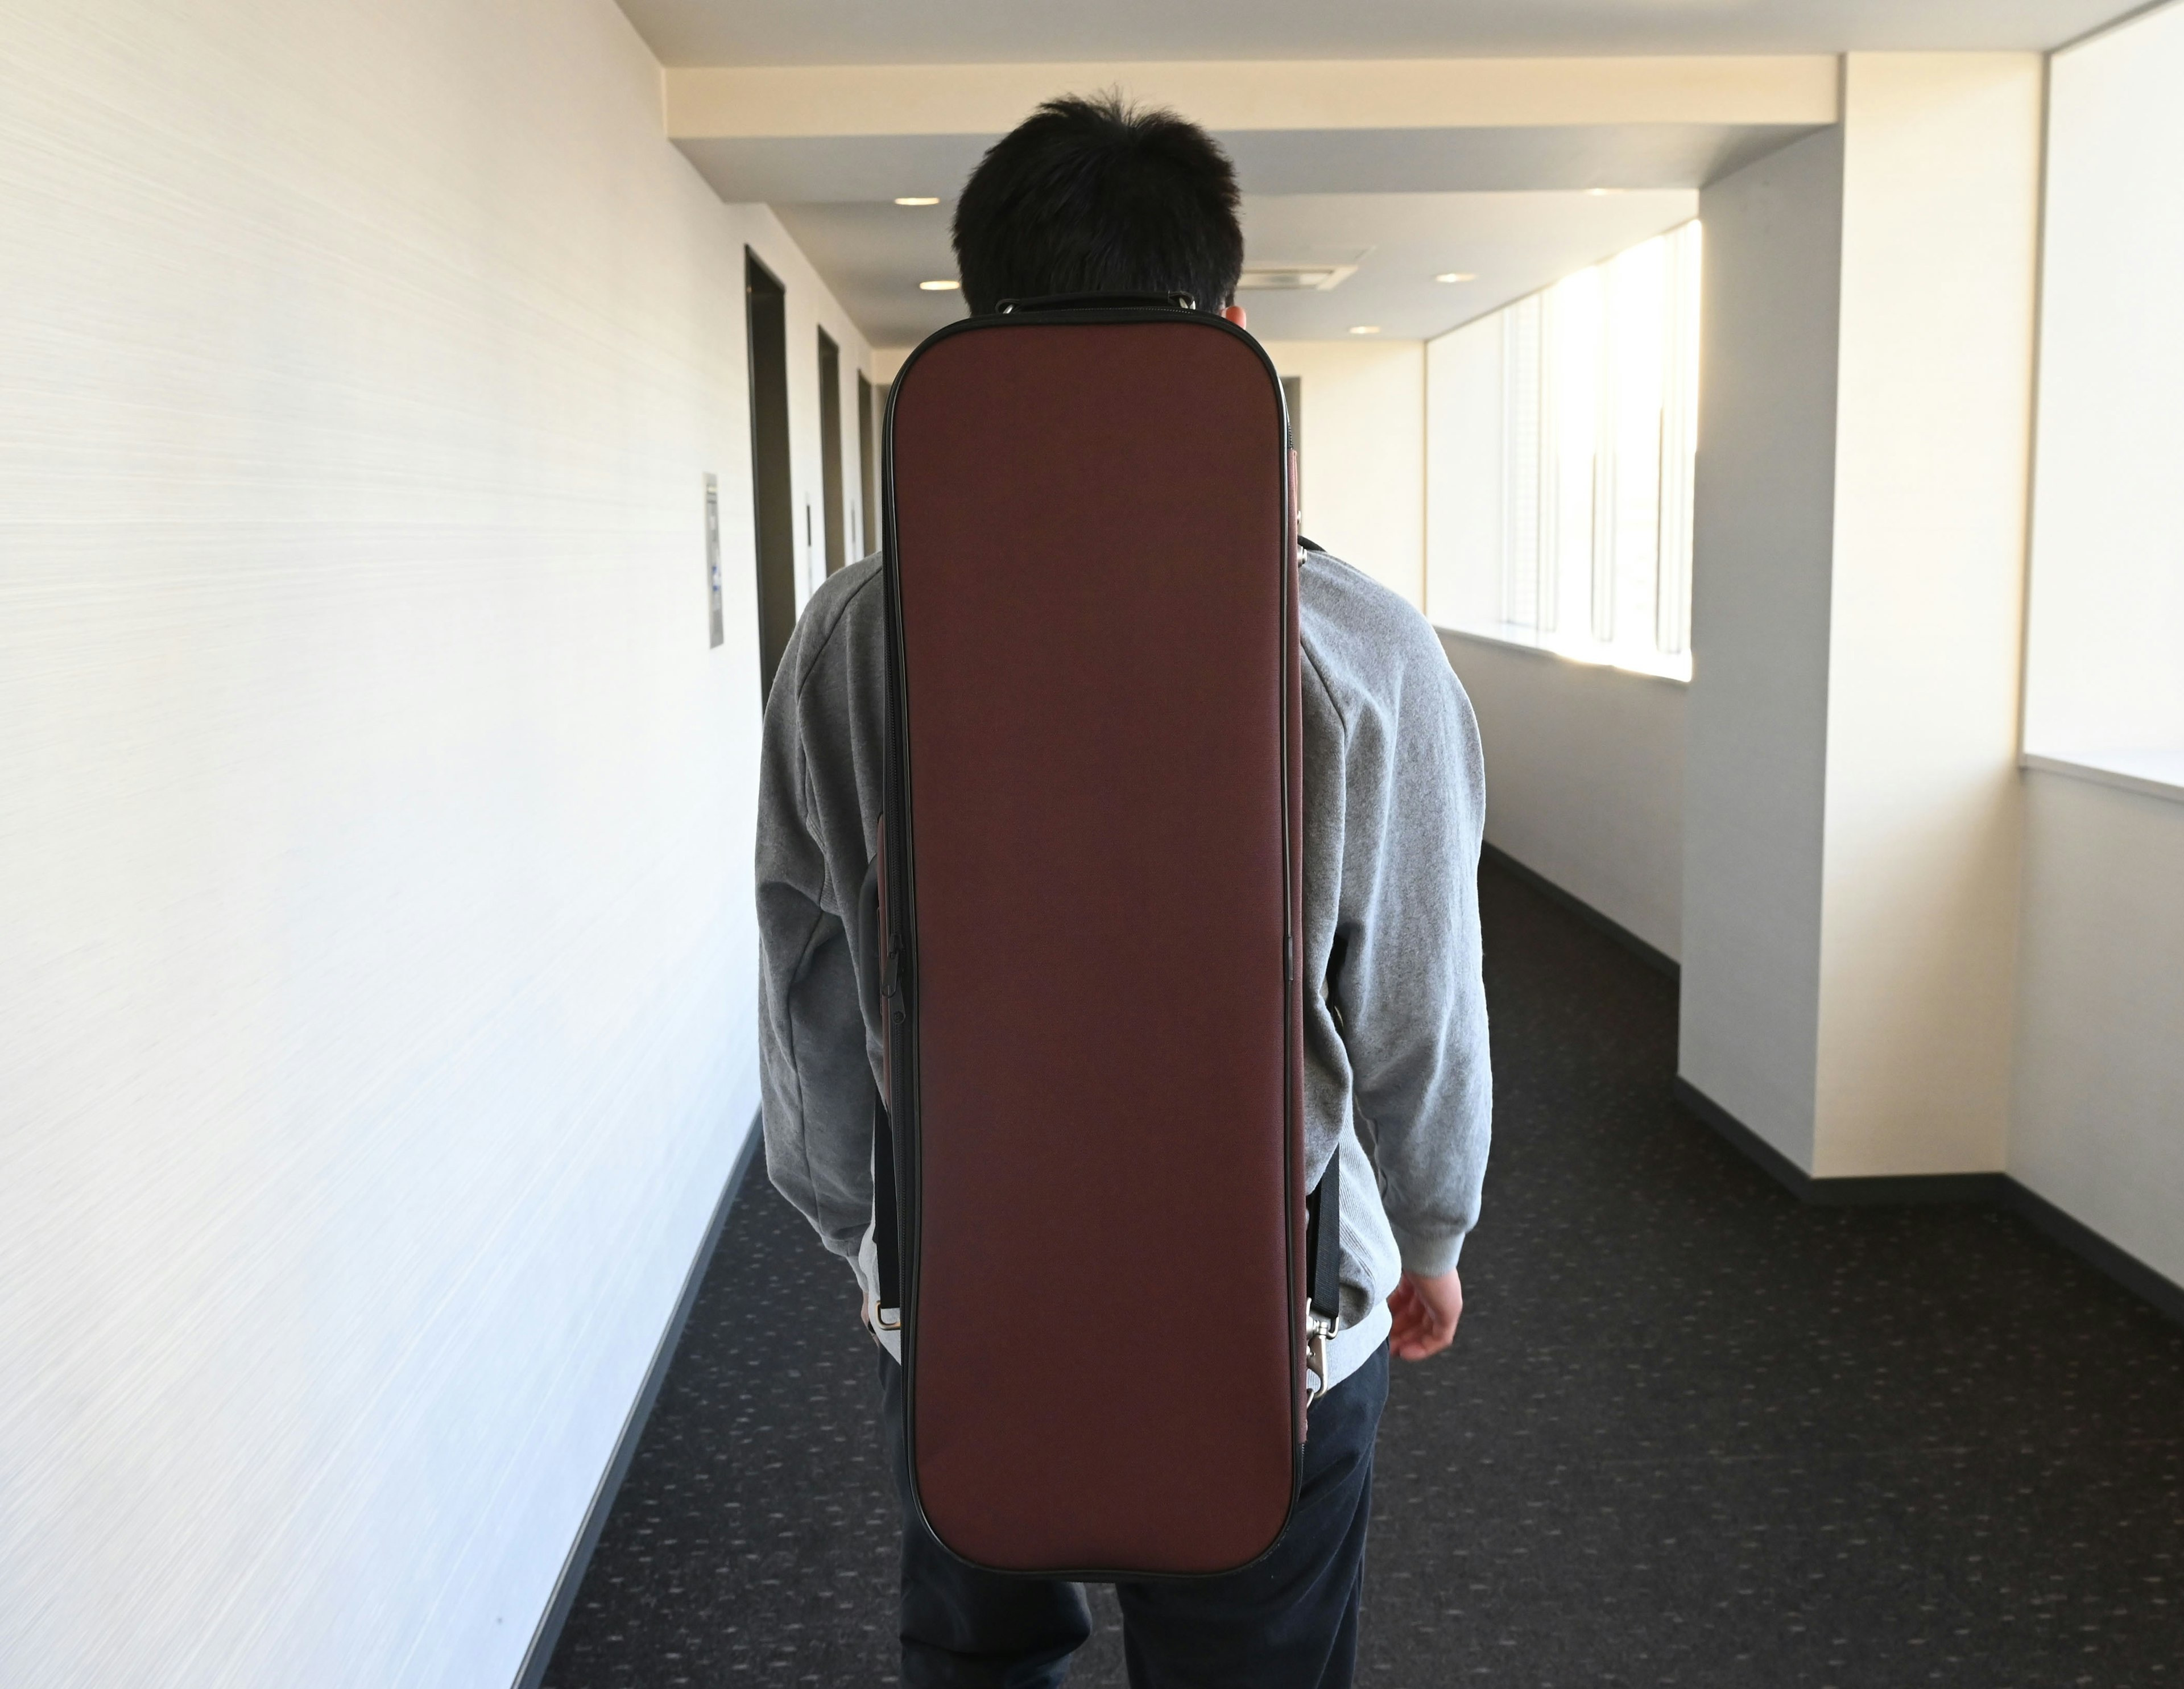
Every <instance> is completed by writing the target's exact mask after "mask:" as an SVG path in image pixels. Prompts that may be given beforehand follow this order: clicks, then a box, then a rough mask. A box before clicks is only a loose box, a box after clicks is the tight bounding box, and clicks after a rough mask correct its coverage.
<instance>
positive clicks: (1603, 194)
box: [1585, 187, 1623, 199]
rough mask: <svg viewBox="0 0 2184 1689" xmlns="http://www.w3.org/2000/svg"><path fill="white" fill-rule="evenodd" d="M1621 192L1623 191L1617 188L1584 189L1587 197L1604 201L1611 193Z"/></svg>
mask: <svg viewBox="0 0 2184 1689" xmlns="http://www.w3.org/2000/svg"><path fill="white" fill-rule="evenodd" d="M1620 192H1623V190H1622V189H1621V188H1619V187H1588V188H1587V189H1585V193H1586V195H1587V197H1588V198H1593V199H1605V198H1607V196H1608V195H1609V194H1611V193H1620Z"/></svg>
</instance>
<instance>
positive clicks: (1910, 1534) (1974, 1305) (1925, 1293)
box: [546, 867, 2184, 1689]
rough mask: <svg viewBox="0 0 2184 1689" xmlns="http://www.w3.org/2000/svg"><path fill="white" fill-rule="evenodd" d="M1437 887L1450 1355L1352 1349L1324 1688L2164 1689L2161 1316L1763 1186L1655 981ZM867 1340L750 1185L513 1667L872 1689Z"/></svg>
mask: <svg viewBox="0 0 2184 1689" xmlns="http://www.w3.org/2000/svg"><path fill="white" fill-rule="evenodd" d="M1480 896H1481V900H1482V904H1483V906H1484V910H1485V923H1486V939H1487V951H1486V955H1487V989H1488V1000H1489V1003H1490V1009H1491V1012H1492V1015H1493V1018H1494V1058H1495V1074H1496V1093H1497V1100H1496V1119H1495V1131H1496V1143H1495V1151H1494V1160H1493V1165H1492V1168H1491V1170H1490V1173H1489V1176H1488V1181H1487V1191H1486V1207H1485V1218H1484V1220H1483V1222H1482V1224H1481V1225H1480V1227H1479V1230H1478V1232H1477V1233H1476V1234H1475V1235H1474V1236H1473V1238H1472V1239H1471V1240H1470V1242H1469V1244H1468V1246H1467V1249H1466V1251H1465V1255H1464V1259H1463V1273H1464V1283H1465V1288H1466V1294H1467V1298H1468V1311H1467V1313H1465V1316H1464V1321H1463V1330H1462V1332H1461V1334H1460V1335H1459V1336H1458V1338H1457V1344H1456V1346H1455V1347H1454V1349H1453V1350H1451V1352H1449V1353H1447V1354H1446V1355H1443V1356H1441V1357H1438V1358H1436V1359H1435V1360H1433V1361H1430V1362H1428V1363H1424V1364H1423V1365H1420V1366H1416V1367H1411V1366H1402V1365H1398V1367H1397V1368H1396V1377H1395V1380H1394V1385H1393V1388H1392V1391H1391V1395H1390V1402H1389V1407H1388V1413H1387V1417H1386V1419H1385V1422H1384V1424H1383V1427H1382V1430H1381V1435H1380V1442H1379V1457H1378V1467H1377V1472H1376V1479H1375V1484H1376V1488H1375V1504H1376V1511H1375V1515H1374V1519H1373V1537H1372V1546H1371V1549H1370V1552H1369V1557H1368V1565H1367V1573H1366V1594H1365V1615H1364V1630H1363V1642H1362V1651H1361V1657H1360V1662H1359V1666H1360V1669H1359V1681H1360V1682H1361V1683H1362V1684H1364V1685H1368V1686H1381V1685H1385V1686H1391V1689H1442V1686H1462V1685H1473V1684H1478V1685H1492V1686H1505V1685H1506V1686H1524V1689H1575V1686H1608V1685H1614V1686H1646V1689H1651V1686H1655V1685H1682V1686H1722V1689H1743V1686H1761V1689H1899V1686H1901V1689H1911V1686H1926V1685H1945V1686H1955V1689H2066V1686H2067V1689H2080V1686H2098V1689H2169V1686H2177V1689H2184V1329H2180V1328H2179V1327H2178V1326H2176V1324H2173V1323H2171V1322H2170V1321H2168V1320H2166V1319H2165V1318H2163V1317H2162V1316H2161V1315H2159V1313H2155V1312H2154V1311H2153V1309H2151V1308H2149V1307H2147V1306H2146V1305H2144V1304H2143V1303H2142V1302H2138V1301H2137V1300H2135V1299H2134V1298H2132V1297H2131V1296H2128V1295H2126V1293H2125V1292H2124V1291H2122V1290H2120V1289H2118V1288H2116V1287H2115V1286H2114V1285H2113V1284H2111V1283H2110V1282H2109V1280H2108V1279H2104V1278H2103V1277H2102V1276H2101V1275H2099V1274H2097V1273H2096V1272H2094V1271H2093V1270H2092V1268H2089V1267H2087V1266H2086V1265H2084V1264H2083V1263H2081V1262H2079V1261H2078V1260H2077V1259H2076V1258H2075V1257H2072V1256H2070V1255H2069V1254H2067V1253H2065V1252H2064V1251H2062V1250H2060V1249H2059V1248H2058V1247H2057V1246H2054V1245H2053V1244H2052V1243H2050V1242H2048V1240H2046V1239H2045V1238H2043V1237H2042V1236H2041V1235H2039V1234H2038V1233H2036V1232H2035V1231H2034V1230H2033V1229H2031V1228H2030V1227H2029V1226H2028V1225H2026V1224H2025V1223H2024V1222H2023V1221H2021V1220H2020V1219H2018V1218H2015V1217H2014V1216H2012V1215H2009V1214H2004V1213H2002V1212H1994V1211H1990V1210H1987V1209H1984V1208H1978V1207H1893V1208H1815V1207H1804V1206H1802V1205H1800V1204H1799V1203H1798V1202H1797V1201H1795V1200H1794V1199H1793V1198H1792V1197H1791V1196H1789V1195H1787V1194H1786V1193H1785V1192H1784V1191H1783V1190H1780V1188H1779V1187H1778V1186H1776V1185H1775V1184H1774V1183H1772V1182H1771V1181H1770V1180H1769V1179H1768V1178H1767V1177H1766V1175H1765V1174H1763V1173H1761V1172H1760V1171H1758V1169H1757V1168H1755V1167H1753V1166H1752V1164H1751V1163H1750V1162H1747V1161H1746V1160H1745V1159H1744V1158H1743V1157H1741V1156H1740V1155H1739V1154H1738V1153H1737V1152H1736V1151H1734V1150H1732V1149H1730V1148H1729V1147H1728V1146H1726V1145H1724V1143H1723V1142H1722V1141H1721V1140H1719V1139H1718V1138H1716V1137H1715V1136H1714V1135H1713V1134H1712V1133H1711V1132H1709V1131H1708V1129H1707V1128H1706V1127H1704V1126H1702V1125H1701V1124H1699V1123H1697V1122H1696V1121H1694V1120H1693V1119H1691V1118H1690V1116H1688V1115H1687V1114H1685V1113H1684V1112H1682V1111H1681V1110H1680V1108H1679V1107H1678V1106H1676V1105H1675V1103H1674V1101H1672V1100H1671V1098H1670V1095H1669V1082H1670V1080H1671V1079H1672V1077H1673V1075H1674V1065H1675V1023H1676V1000H1675V989H1674V985H1673V984H1672V983H1670V982H1669V980H1667V979H1666V978H1663V977H1662V976H1661V975H1659V974H1658V973H1654V972H1652V971H1651V970H1650V969H1648V968H1647V967H1646V966H1645V964H1643V963H1642V962H1640V961H1638V960H1637V959H1636V958H1635V957H1634V956H1631V955H1630V953H1629V952H1627V951H1626V950H1623V949H1622V948H1620V947H1619V946H1618V945H1616V944H1615V943H1613V941H1612V940H1611V939H1607V938H1606V937H1604V936H1603V935H1602V934H1599V933H1597V932H1596V931H1594V930H1593V929H1592V928H1590V927H1588V926H1586V925H1585V924H1584V923H1582V922H1580V920H1579V919H1577V918H1576V917H1574V916H1573V915H1571V914H1570V913H1568V911H1564V910H1563V909H1562V908H1560V907H1558V906H1557V905H1555V904H1554V903H1552V902H1550V901H1549V900H1546V898H1544V897H1542V896H1541V895H1539V894H1538V893H1537V892H1535V891H1533V890H1532V889H1529V888H1528V887H1526V886H1524V885H1523V884H1519V883H1518V881H1517V880H1515V879H1514V878H1512V877H1511V876H1509V875H1507V873H1505V872H1499V871H1497V870H1496V869H1494V868H1492V867H1489V868H1487V869H1486V870H1485V871H1484V872H1482V875H1481V884H1480ZM871 1356H872V1351H871V1346H870V1344H869V1341H868V1340H866V1338H865V1337H864V1335H862V1334H861V1331H860V1330H859V1329H858V1328H857V1325H856V1322H855V1290H854V1288H853V1286H852V1283H851V1280H850V1277H849V1275H848V1274H847V1273H846V1271H845V1270H844V1269H843V1268H841V1267H839V1266H838V1264H837V1263H834V1262H833V1261H832V1260H830V1259H829V1258H828V1257H827V1256H826V1254H825V1253H824V1251H822V1250H821V1248H820V1247H819V1246H818V1244H817V1242H816V1240H814V1239H813V1237H812V1236H811V1233H810V1231H809V1230H808V1229H806V1228H805V1225H804V1224H803V1222H802V1221H801V1220H800V1219H799V1218H798V1217H797V1216H796V1215H795V1214H794V1212H792V1211H791V1210H790V1209H789V1208H788V1205H787V1204H786V1203H784V1202H783V1201H781V1200H780V1199H779V1198H778V1197H777V1196H775V1195H774V1194H773V1192H772V1190H770V1189H769V1188H768V1187H767V1186H766V1183H765V1179H764V1175H763V1169H762V1168H760V1170H759V1171H758V1172H756V1173H754V1175H753V1176H752V1178H751V1179H749V1180H748V1181H747V1182H746V1185H745V1187H744V1190H743V1191H742V1192H741V1193H740V1195H739V1196H738V1198H737V1200H736V1202H735V1204H734V1206H733V1209H732V1211H731V1212H730V1215H729V1218H728V1221H727V1228H726V1230H725V1232H724V1234H723V1236H722V1239H721V1245H720V1247H719V1250H718V1251H717V1253H716V1256H715V1257H714V1260H713V1263H712V1265H711V1268H710V1272H709V1273H708V1274H707V1277H706V1279H705V1285H704V1286H703V1289H702V1290H701V1293H700V1300H699V1303H698V1305H697V1307H696V1309H695V1312H694V1314H693V1316H692V1318H691V1320H690V1323H689V1325H688V1329H687V1331H686V1333H685V1335H684V1337H683V1340H682V1346H681V1347H680V1349H679V1350H678V1352H677V1355H676V1357H675V1359H674V1363H673V1365H672V1368H671V1371H670V1373H669V1375H668V1378H667V1380H666V1386H665V1388H664V1390H663V1391H662V1392H661V1396H660V1402H659V1404H658V1406H657V1407H656V1408H655V1411H654V1413H653V1416H652V1419H651V1420H650V1422H649V1424H648V1426H647V1428H646V1430H645V1433H644V1436H643V1441H642V1442H641V1444H640V1445H639V1447H638V1454H637V1457H636V1459H635V1461H634V1463H633V1464H632V1469H631V1470H630V1473H629V1475H628V1478H627V1481H626V1482H625V1484H624V1485H623V1486H622V1489H621V1493H620V1495H619V1497H618V1498H617V1500H616V1505H615V1508H614V1511H613V1513H612V1514H611V1516H610V1519H609V1520H608V1523H607V1526H606V1530H605V1531H604V1536H602V1538H601V1540H600V1542H599V1547H598V1550H597V1552H596V1553H595V1554H594V1556H593V1559H592V1562H591V1565H590V1569H589V1570H588V1574H587V1575H586V1577H585V1580H584V1582H583V1584H582V1588H581V1590H580V1591H579V1592H578V1596H577V1602H576V1605H575V1608H574V1610H573V1612H572V1614H571V1618H570V1620H569V1623H568V1625H567V1626H566V1628H565V1630H564V1632H563V1634H562V1636H561V1639H560V1647H559V1648H558V1650H557V1652H556V1653H555V1654H554V1659H553V1663H552V1664H551V1666H550V1668H549V1672H548V1674H547V1679H546V1681H547V1683H548V1684H549V1686H551V1689H666V1686H671V1685H682V1684H690V1685H700V1686H711V1685H720V1684H742V1683H772V1684H820V1685H824V1686H829V1689H834V1686H856V1685H866V1684H884V1683H891V1682H894V1681H895V1667H896V1661H895V1658H894V1647H893V1639H894V1555H895V1541H896V1539H895V1533H896V1530H897V1521H896V1517H895V1510H894V1499H893V1496H892V1494H891V1491H890V1490H889V1485H888V1483H887V1481H886V1477H885V1474H884V1471H883V1468H882V1465H881V1462H880V1458H879V1453H878V1439H877V1431H876V1429H875V1425H874V1402H875V1389H874V1385H873V1380H872V1364H873V1363H872V1358H871ZM1094 1594H1095V1614H1097V1615H1098V1616H1099V1617H1100V1630H1099V1633H1098V1634H1097V1635H1095V1637H1094V1639H1093V1641H1092V1642H1091V1643H1090V1644H1089V1646H1088V1647H1086V1648H1085V1649H1084V1652H1083V1653H1081V1654H1080V1655H1079V1656H1078V1663H1077V1665H1076V1668H1075V1669H1074V1671H1073V1675H1072V1677H1071V1680H1070V1681H1071V1683H1072V1685H1073V1686H1081V1689H1109V1686H1120V1685H1122V1684H1123V1670H1122V1649H1121V1646H1120V1636H1119V1632H1118V1630H1117V1619H1116V1616H1115V1609H1114V1607H1113V1604H1112V1599H1108V1598H1106V1597H1105V1592H1104V1591H1095V1592H1094Z"/></svg>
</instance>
